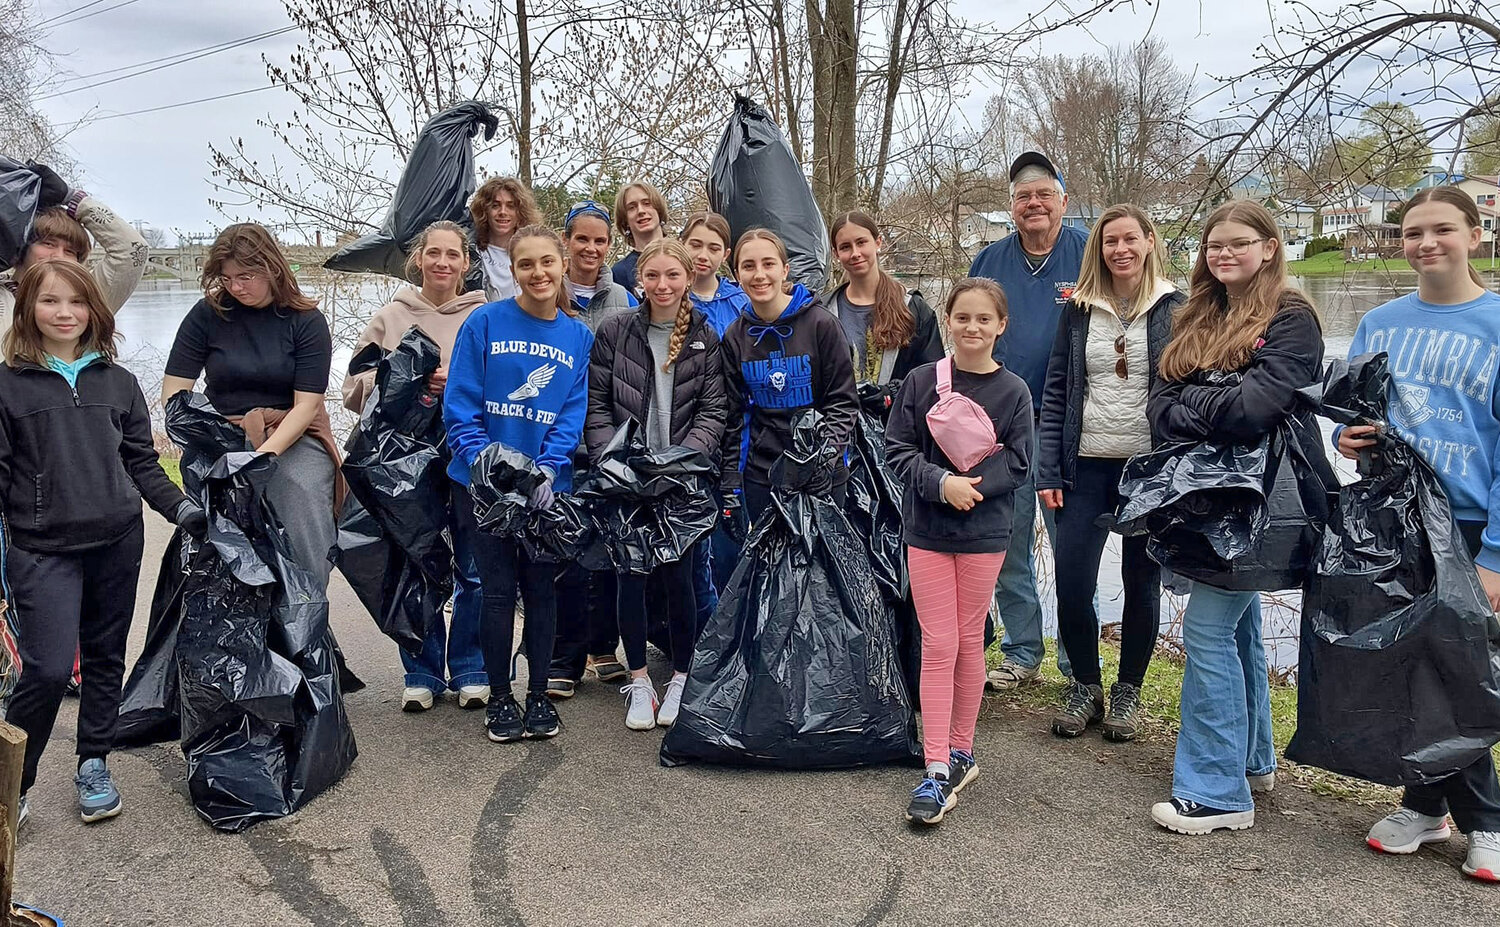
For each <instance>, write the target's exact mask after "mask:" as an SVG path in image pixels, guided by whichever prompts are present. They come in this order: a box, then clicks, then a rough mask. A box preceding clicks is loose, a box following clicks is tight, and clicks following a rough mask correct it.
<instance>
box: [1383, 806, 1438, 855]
mask: <svg viewBox="0 0 1500 927" xmlns="http://www.w3.org/2000/svg"><path fill="white" fill-rule="evenodd" d="M1452 834H1453V831H1452V830H1451V829H1450V828H1449V827H1448V818H1447V817H1446V816H1445V817H1441V818H1434V817H1429V816H1428V815H1425V814H1419V813H1418V812H1416V811H1413V810H1411V809H1410V808H1397V809H1396V810H1395V811H1393V812H1391V813H1390V814H1388V815H1386V816H1385V817H1383V818H1381V819H1380V820H1379V821H1376V822H1375V826H1374V827H1372V828H1370V835H1369V836H1368V837H1366V838H1365V843H1367V844H1369V845H1370V849H1372V850H1379V851H1380V852H1382V853H1395V854H1397V855H1399V856H1405V855H1406V854H1407V853H1415V852H1417V850H1419V849H1421V848H1422V844H1424V843H1442V842H1443V841H1444V840H1447V839H1448V838H1449V837H1450V836H1452Z"/></svg>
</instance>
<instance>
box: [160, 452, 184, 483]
mask: <svg viewBox="0 0 1500 927" xmlns="http://www.w3.org/2000/svg"><path fill="white" fill-rule="evenodd" d="M161 468H162V469H163V470H165V471H167V478H168V479H170V480H171V481H172V482H174V483H176V484H177V488H178V489H181V488H182V466H181V461H179V460H178V459H177V458H176V457H162V458H161Z"/></svg>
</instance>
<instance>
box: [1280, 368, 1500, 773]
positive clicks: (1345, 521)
mask: <svg viewBox="0 0 1500 927" xmlns="http://www.w3.org/2000/svg"><path fill="white" fill-rule="evenodd" d="M1389 388H1390V374H1389V371H1388V369H1387V365H1386V355H1384V354H1375V355H1365V356H1362V357H1358V358H1355V359H1354V360H1353V361H1351V362H1350V363H1348V364H1345V363H1344V362H1342V361H1336V362H1334V363H1333V364H1332V365H1330V367H1329V371H1328V374H1327V376H1326V377H1325V379H1324V382H1323V383H1322V384H1321V385H1315V386H1312V387H1308V388H1307V389H1306V390H1304V391H1303V396H1304V397H1305V398H1307V399H1308V401H1310V402H1311V403H1313V404H1314V405H1316V406H1317V407H1318V410H1319V412H1320V413H1321V414H1323V415H1326V416H1327V417H1329V418H1331V419H1333V420H1334V421H1337V422H1340V423H1341V424H1346V425H1349V424H1374V423H1376V422H1379V421H1383V420H1385V416H1386V403H1387V396H1388V390H1389ZM1377 451H1378V453H1377V454H1376V455H1373V456H1366V457H1365V458H1364V459H1363V460H1361V462H1360V463H1361V466H1360V471H1361V479H1360V480H1359V481H1358V482H1356V483H1352V484H1350V485H1348V486H1345V487H1343V488H1342V489H1341V490H1340V492H1339V498H1338V505H1337V507H1336V508H1335V510H1334V513H1333V515H1332V517H1331V518H1330V519H1329V520H1328V525H1327V528H1326V529H1325V530H1324V532H1323V537H1322V546H1321V549H1320V551H1319V553H1318V556H1317V558H1316V560H1315V561H1314V563H1313V569H1312V571H1311V574H1310V576H1309V577H1308V584H1307V588H1306V590H1305V592H1304V594H1303V597H1302V640H1301V655H1300V660H1299V672H1298V680H1297V732H1296V734H1295V735H1294V736H1293V737H1292V742H1291V744H1290V745H1288V747H1287V751H1286V754H1287V757H1288V758H1289V759H1292V760H1295V761H1296V762H1298V763H1305V764H1308V765H1310V766H1320V767H1322V768H1324V769H1330V770H1333V771H1334V772H1339V773H1344V774H1345V775H1351V776H1358V777H1359V778H1362V779H1368V780H1371V781H1373V782H1380V783H1383V784H1386V785H1412V784H1417V783H1433V782H1436V781H1438V780H1440V779H1443V778H1445V777H1447V776H1449V775H1451V774H1453V773H1455V772H1457V771H1459V770H1461V769H1464V768H1466V767H1468V766H1469V765H1471V764H1472V763H1474V762H1475V761H1476V760H1478V759H1480V758H1481V757H1483V756H1484V755H1485V754H1486V753H1487V752H1488V751H1489V749H1490V747H1491V746H1493V745H1494V744H1495V743H1496V742H1497V741H1500V623H1497V622H1496V620H1495V616H1494V614H1493V612H1492V611H1491V609H1490V606H1489V601H1488V600H1487V598H1486V597H1485V595H1484V590H1483V588H1482V587H1481V586H1480V584H1479V579H1478V576H1477V575H1476V573H1475V570H1474V563H1473V560H1472V558H1470V557H1469V555H1468V550H1467V548H1466V547H1465V545H1464V541H1463V537H1462V535H1461V534H1460V533H1459V531H1458V528H1457V526H1456V525H1455V524H1454V521H1453V516H1452V512H1451V510H1450V508H1449V505H1448V498H1447V496H1446V495H1445V494H1444V492H1443V488H1442V485H1441V484H1440V483H1439V482H1438V479H1437V476H1436V475H1435V474H1434V473H1433V471H1432V468H1431V467H1429V466H1428V464H1427V462H1426V461H1425V460H1423V459H1422V457H1421V456H1420V455H1419V454H1417V453H1416V451H1414V450H1413V449H1412V448H1411V446H1410V445H1408V444H1406V443H1405V442H1403V441H1401V440H1400V439H1399V438H1397V437H1395V436H1394V435H1392V434H1391V433H1390V432H1386V433H1385V434H1384V435H1383V436H1382V437H1381V439H1380V443H1379V445H1378V447H1377Z"/></svg>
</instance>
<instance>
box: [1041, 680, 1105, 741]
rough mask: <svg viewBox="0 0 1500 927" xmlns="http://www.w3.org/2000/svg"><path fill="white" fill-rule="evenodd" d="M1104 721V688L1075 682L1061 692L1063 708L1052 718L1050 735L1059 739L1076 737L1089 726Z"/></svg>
mask: <svg viewBox="0 0 1500 927" xmlns="http://www.w3.org/2000/svg"><path fill="white" fill-rule="evenodd" d="M1103 720H1104V687H1103V686H1090V685H1084V684H1083V683H1081V682H1078V681H1077V680H1074V681H1072V682H1070V683H1068V687H1067V688H1066V689H1064V690H1063V706H1062V710H1061V711H1059V712H1058V713H1057V714H1056V715H1054V716H1053V718H1052V733H1054V734H1056V735H1057V736H1059V737H1077V736H1078V735H1079V734H1082V733H1083V732H1084V731H1086V730H1088V726H1089V725H1090V724H1098V723H1099V722H1100V721H1103Z"/></svg>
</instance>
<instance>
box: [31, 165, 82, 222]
mask: <svg viewBox="0 0 1500 927" xmlns="http://www.w3.org/2000/svg"><path fill="white" fill-rule="evenodd" d="M26 167H27V168H28V169H30V171H31V172H32V173H33V174H35V175H37V176H38V177H40V178H41V179H42V189H41V193H40V195H39V196H38V199H37V211H38V212H40V211H41V210H43V209H51V208H52V207H53V206H61V205H62V204H63V203H65V202H67V200H68V194H70V193H72V192H73V191H72V190H69V189H68V183H67V181H65V180H63V179H62V178H61V177H59V176H57V171H54V170H53V169H52V168H50V167H48V166H47V165H45V164H38V163H36V162H35V161H27V162H26Z"/></svg>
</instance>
